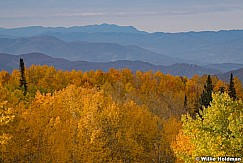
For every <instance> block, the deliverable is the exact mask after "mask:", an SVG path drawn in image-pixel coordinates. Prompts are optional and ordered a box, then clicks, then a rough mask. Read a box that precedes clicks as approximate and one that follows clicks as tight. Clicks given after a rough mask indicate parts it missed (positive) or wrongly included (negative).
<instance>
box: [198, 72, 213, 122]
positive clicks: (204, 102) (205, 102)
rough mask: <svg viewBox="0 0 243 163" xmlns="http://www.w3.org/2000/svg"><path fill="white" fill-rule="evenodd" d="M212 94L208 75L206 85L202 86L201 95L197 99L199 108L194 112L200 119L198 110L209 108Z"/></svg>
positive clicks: (211, 85) (210, 80)
mask: <svg viewBox="0 0 243 163" xmlns="http://www.w3.org/2000/svg"><path fill="white" fill-rule="evenodd" d="M212 93H213V84H212V79H211V77H210V75H208V78H207V81H206V84H205V85H204V90H203V93H202V94H201V97H200V99H199V103H200V107H199V108H198V109H197V110H196V113H198V114H199V116H200V117H201V118H202V115H201V113H200V110H201V111H202V110H203V107H204V108H208V107H209V106H210V102H211V101H212Z"/></svg>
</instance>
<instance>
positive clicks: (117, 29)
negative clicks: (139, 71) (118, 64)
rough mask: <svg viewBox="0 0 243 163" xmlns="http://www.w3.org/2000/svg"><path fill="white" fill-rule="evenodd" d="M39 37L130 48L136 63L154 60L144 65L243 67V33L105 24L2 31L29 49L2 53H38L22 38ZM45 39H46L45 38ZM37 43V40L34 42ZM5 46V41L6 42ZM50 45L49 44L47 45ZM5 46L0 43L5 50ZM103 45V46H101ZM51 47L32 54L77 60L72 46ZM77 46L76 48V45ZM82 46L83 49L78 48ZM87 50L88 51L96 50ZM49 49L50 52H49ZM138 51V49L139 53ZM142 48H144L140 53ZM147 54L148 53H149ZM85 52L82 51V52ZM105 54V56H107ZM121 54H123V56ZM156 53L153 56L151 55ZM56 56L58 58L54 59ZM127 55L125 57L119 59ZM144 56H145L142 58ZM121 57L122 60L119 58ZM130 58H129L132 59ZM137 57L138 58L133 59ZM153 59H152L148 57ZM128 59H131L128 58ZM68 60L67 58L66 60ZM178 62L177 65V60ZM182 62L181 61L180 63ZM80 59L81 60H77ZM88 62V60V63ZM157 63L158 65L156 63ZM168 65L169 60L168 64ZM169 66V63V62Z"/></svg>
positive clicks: (3, 35) (111, 57)
mask: <svg viewBox="0 0 243 163" xmlns="http://www.w3.org/2000/svg"><path fill="white" fill-rule="evenodd" d="M39 35H48V36H53V37H56V38H58V39H60V40H62V41H63V42H65V44H68V43H70V42H71V43H70V44H74V43H80V42H84V41H85V42H89V43H94V42H96V43H97V45H98V43H102V44H104V43H107V44H106V47H107V46H108V47H112V46H111V45H114V44H109V43H115V44H116V45H117V46H118V45H119V46H122V47H125V48H128V47H127V46H129V47H131V45H132V46H135V47H136V48H137V50H134V49H133V48H132V49H133V50H132V52H131V51H130V50H131V49H130V48H128V49H126V50H125V51H129V52H127V53H129V54H131V56H132V58H133V59H134V60H142V59H141V58H136V57H137V56H140V54H139V53H142V51H143V52H144V53H143V54H144V55H145V56H147V58H149V57H150V56H151V58H152V59H151V60H152V61H151V60H147V58H146V59H145V58H144V56H143V57H142V58H144V59H145V60H142V61H147V62H150V63H153V64H157V65H163V64H165V63H164V62H162V61H161V59H162V60H165V59H164V58H165V56H166V57H169V58H170V57H172V58H170V59H172V60H170V59H169V60H170V61H171V62H169V63H167V64H165V65H169V64H174V63H182V62H181V61H183V62H186V63H193V64H199V65H207V64H221V63H238V64H243V30H229V31H218V32H213V31H205V32H181V33H163V32H156V33H148V32H144V31H139V30H137V29H136V28H134V27H132V26H118V25H109V24H101V25H90V26H80V27H78V26H76V27H69V28H64V27H56V28H53V27H41V26H33V27H22V28H14V29H4V28H1V29H0V37H1V38H8V39H16V38H18V39H16V40H15V41H18V47H17V48H18V49H21V45H22V49H26V51H24V50H19V51H18V50H16V49H14V48H16V46H12V51H10V50H9V51H8V50H6V51H3V50H1V51H0V52H8V53H13V54H15V53H14V51H15V52H16V54H22V53H30V52H34V51H27V50H29V49H30V47H25V46H24V45H25V44H23V42H21V41H26V40H22V39H19V38H23V37H30V38H25V39H33V38H36V36H38V37H39ZM41 37H42V38H43V36H41ZM53 39H54V38H53ZM32 41H33V40H32ZM4 42H5V41H4ZM47 42H48V41H47ZM29 43H30V45H35V46H41V45H37V43H36V42H35V43H36V44H34V42H31V41H30V42H29ZM2 44H3V43H0V46H2ZM99 45H100V44H99ZM50 46H51V47H47V48H46V49H45V51H41V49H38V48H37V47H35V48H33V47H32V50H39V51H36V52H42V53H45V54H48V55H50V56H53V57H63V56H64V54H63V53H65V55H66V57H67V56H68V55H69V54H68V53H67V52H69V53H70V57H72V56H73V54H71V53H75V55H76V52H75V50H73V51H72V50H70V49H69V46H67V47H66V48H64V47H65V46H64V47H62V48H61V47H60V46H59V44H55V43H53V44H51V45H50ZM72 46H73V45H72ZM77 46H79V45H77ZM93 47H94V46H92V47H89V46H87V48H93ZM48 48H49V49H48ZM136 48H135V49H136ZM138 48H141V49H140V50H138ZM95 49H97V51H99V52H100V53H101V54H100V55H101V56H103V55H104V53H105V55H104V56H106V57H107V55H109V57H107V58H106V59H104V61H115V60H119V59H130V58H129V57H127V56H126V54H124V52H122V51H121V49H119V48H113V49H112V51H108V52H107V51H105V52H104V51H103V50H101V49H99V48H96V47H95V48H93V49H92V50H95ZM144 50H147V51H146V52H145V51H144ZM77 51H79V49H78V50H77ZM81 51H82V50H81ZM89 52H90V51H87V53H86V54H87V55H90V56H92V57H91V59H95V58H96V57H97V55H96V54H95V57H94V53H89ZM103 52H104V53H103ZM119 52H120V53H119ZM151 53H153V55H150V54H151ZM54 54H55V55H54ZM121 54H123V57H119V56H120V55H121ZM141 55H142V54H141ZM159 55H162V56H163V57H164V58H156V57H158V56H159ZM117 56H118V57H117ZM128 56H129V55H128ZM133 56H136V57H133ZM148 56H149V57H148ZM126 57H127V58H126ZM64 58H65V57H64ZM175 58H176V60H177V61H178V60H180V59H181V60H180V61H178V62H177V61H176V62H174V61H175V60H174V59H175ZM179 58H180V59H179ZM67 59H69V60H74V59H73V58H67ZM76 59H77V56H76ZM87 60H88V59H87ZM88 61H101V60H100V59H99V60H88ZM155 61H156V63H155ZM165 61H166V60H165ZM166 62H167V61H166Z"/></svg>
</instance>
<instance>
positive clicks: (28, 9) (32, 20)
mask: <svg viewBox="0 0 243 163" xmlns="http://www.w3.org/2000/svg"><path fill="white" fill-rule="evenodd" d="M242 18H243V0H0V27H5V28H13V27H20V26H32V25H41V26H55V27H56V26H66V27H69V26H79V25H89V24H102V23H109V24H118V25H132V26H135V27H136V28H138V29H140V30H145V31H149V32H155V31H163V32H179V31H205V30H222V29H243V21H242Z"/></svg>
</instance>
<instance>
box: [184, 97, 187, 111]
mask: <svg viewBox="0 0 243 163" xmlns="http://www.w3.org/2000/svg"><path fill="white" fill-rule="evenodd" d="M184 109H185V111H186V113H187V111H188V110H187V96H186V95H185V98H184Z"/></svg>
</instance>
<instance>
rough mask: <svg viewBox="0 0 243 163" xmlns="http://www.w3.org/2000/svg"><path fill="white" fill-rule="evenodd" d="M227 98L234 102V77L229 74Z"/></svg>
mask: <svg viewBox="0 0 243 163" xmlns="http://www.w3.org/2000/svg"><path fill="white" fill-rule="evenodd" d="M228 92H229V93H228V94H229V96H230V97H231V98H232V99H233V100H236V90H235V83H234V77H233V74H232V73H231V74H230V85H229V91H228Z"/></svg>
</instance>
